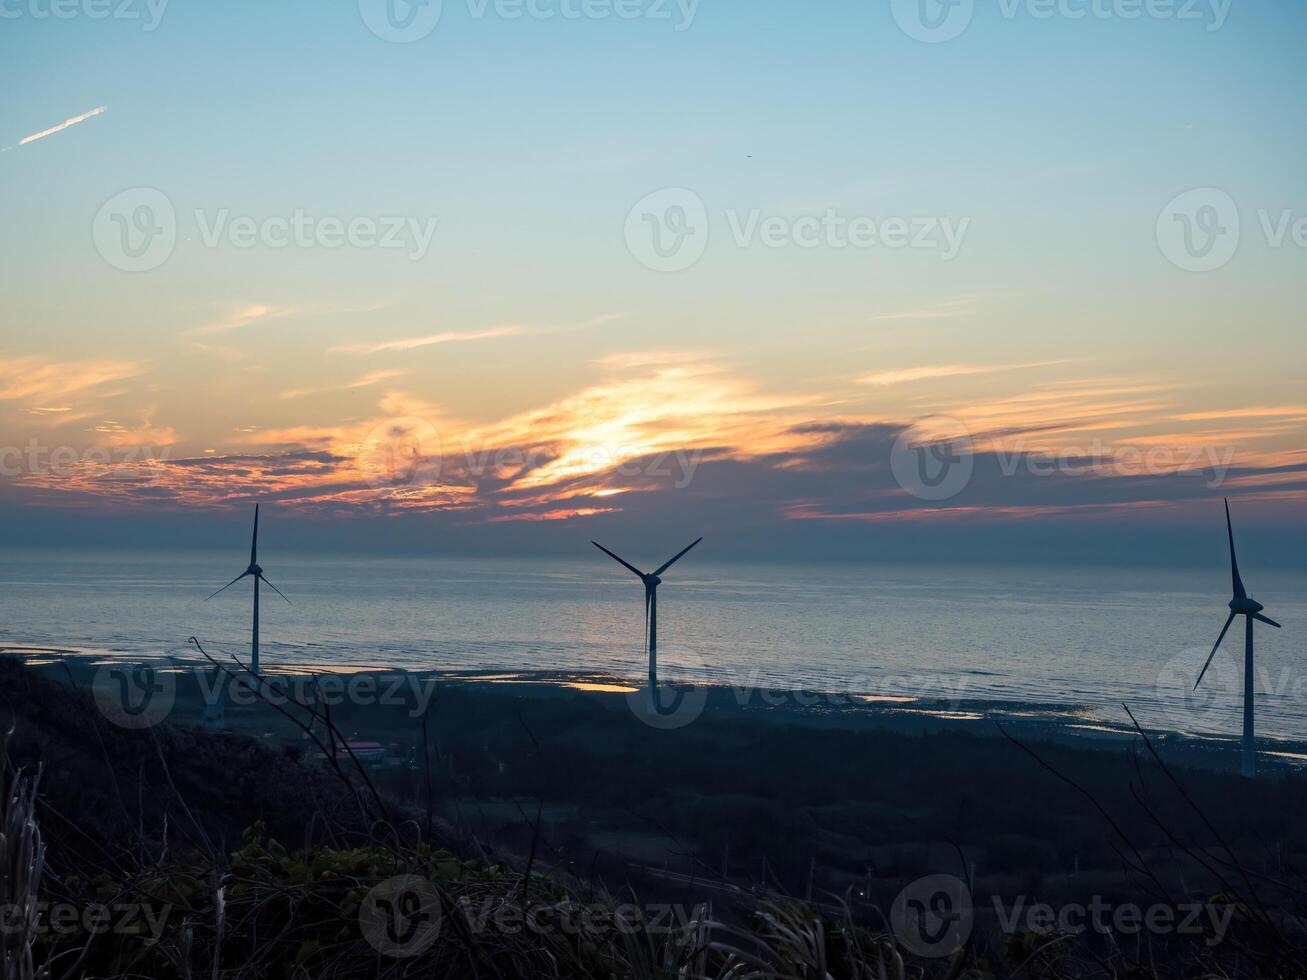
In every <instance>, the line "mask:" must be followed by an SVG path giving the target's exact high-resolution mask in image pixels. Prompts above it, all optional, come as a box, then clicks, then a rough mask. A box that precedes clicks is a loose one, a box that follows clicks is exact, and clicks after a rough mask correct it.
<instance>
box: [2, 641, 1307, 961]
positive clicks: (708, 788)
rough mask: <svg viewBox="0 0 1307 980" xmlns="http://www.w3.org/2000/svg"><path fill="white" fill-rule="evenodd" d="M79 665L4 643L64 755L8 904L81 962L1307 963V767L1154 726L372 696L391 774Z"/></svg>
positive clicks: (38, 950)
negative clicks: (906, 730) (1188, 750)
mask: <svg viewBox="0 0 1307 980" xmlns="http://www.w3.org/2000/svg"><path fill="white" fill-rule="evenodd" d="M74 673H75V672H74ZM57 676H58V675H57V674H56V675H50V676H47V677H41V676H38V675H37V674H35V673H34V672H32V671H30V670H28V669H27V668H24V667H22V666H21V665H19V664H17V663H14V662H9V661H0V691H3V692H4V696H3V697H0V706H3V708H4V709H5V711H6V713H7V714H8V715H9V718H10V720H12V723H13V725H14V728H15V731H14V735H13V737H12V740H11V743H10V745H9V749H8V758H9V768H10V772H11V777H12V774H13V773H14V772H15V771H20V772H21V773H22V775H23V776H24V777H31V776H32V775H33V774H34V773H35V772H36V771H37V769H38V768H39V769H40V770H41V776H40V783H39V787H38V789H39V793H38V796H37V797H36V800H35V802H34V804H33V807H32V811H31V814H30V819H29V818H28V815H27V812H26V811H25V809H24V805H23V794H22V791H21V786H22V784H21V782H19V783H15V782H13V780H12V778H11V781H10V783H9V789H10V792H9V794H7V796H8V800H7V803H6V815H5V824H6V840H7V841H10V842H12V841H19V840H22V839H23V837H24V834H26V835H27V836H28V837H31V836H32V835H33V834H34V833H35V832H38V831H39V835H40V838H41V840H42V841H43V842H44V845H45V847H46V860H45V867H44V868H43V869H42V874H41V875H40V879H39V883H37V884H36V886H35V891H34V893H32V894H34V896H35V897H34V898H33V899H32V900H31V901H23V900H21V898H20V899H18V900H15V898H14V896H16V895H17V896H22V895H25V894H29V889H28V886H27V885H26V884H25V882H26V881H29V880H30V879H31V878H32V866H33V863H34V862H33V860H32V853H31V852H24V851H23V849H22V848H15V847H14V846H13V845H12V844H10V845H8V846H9V854H8V856H7V858H6V861H5V862H4V864H3V866H0V876H3V878H2V880H0V889H3V893H4V895H5V896H6V898H5V901H6V902H8V903H9V906H7V908H8V909H12V908H13V907H15V906H21V907H23V908H24V909H26V908H28V907H29V906H30V909H31V910H32V911H33V912H34V913H35V914H34V915H33V916H30V917H29V916H28V915H27V912H23V913H22V914H21V915H16V914H15V913H13V912H12V911H9V912H7V915H8V918H7V919H6V922H7V923H9V924H10V925H11V926H12V924H13V923H14V922H19V923H22V924H24V925H23V928H21V929H17V930H15V929H13V928H8V929H6V930H0V942H3V944H4V949H5V954H6V956H7V957H8V958H9V959H10V960H11V961H12V962H17V963H19V964H20V965H21V961H22V956H23V955H24V954H25V951H30V952H31V954H32V956H33V957H34V960H35V962H36V963H38V964H39V963H42V962H44V963H47V964H50V965H51V968H52V970H51V972H52V975H56V976H61V975H67V976H101V975H141V976H150V977H161V976H173V975H176V976H199V975H205V976H229V977H238V976H240V977H264V976H266V977H280V976H306V977H307V976H315V977H316V976H341V977H345V976H350V977H353V976H358V977H364V976H368V977H371V976H403V975H412V976H431V975H437V976H451V977H460V976H468V977H473V976H484V977H492V976H503V977H533V978H534V977H551V976H563V977H626V976H647V977H656V976H668V977H671V976H677V975H681V976H724V975H727V974H728V973H729V975H731V976H773V975H778V976H800V977H809V976H811V977H823V976H826V975H829V976H832V977H836V978H844V977H849V978H854V977H881V976H885V977H894V976H900V975H901V976H905V977H911V976H927V977H935V976H940V977H943V976H973V977H985V976H995V977H1006V976H1037V977H1039V976H1043V977H1109V976H1124V975H1136V976H1145V977H1146V976H1158V977H1161V976H1208V975H1224V976H1232V977H1233V976H1245V977H1258V976H1266V977H1272V976H1283V977H1292V976H1298V975H1300V965H1301V963H1303V962H1307V960H1305V959H1304V957H1305V956H1307V953H1304V946H1303V944H1302V935H1301V932H1300V923H1301V919H1300V918H1297V917H1298V916H1300V915H1301V913H1302V911H1303V910H1302V908H1301V907H1300V900H1301V898H1302V896H1303V895H1304V893H1307V880H1305V879H1304V878H1303V876H1302V875H1301V874H1300V873H1299V870H1298V869H1299V868H1300V867H1302V861H1303V855H1302V853H1301V849H1302V847H1303V844H1304V837H1303V835H1302V833H1301V828H1302V822H1301V821H1302V818H1301V814H1304V813H1307V790H1305V789H1304V786H1303V784H1302V782H1301V781H1300V780H1297V779H1294V778H1278V779H1275V780H1271V781H1267V782H1265V783H1258V784H1253V785H1249V784H1246V783H1242V782H1240V781H1237V780H1234V779H1231V778H1230V777H1228V776H1225V775H1222V774H1219V773H1210V772H1199V771H1191V770H1187V769H1177V770H1176V771H1174V772H1172V771H1171V770H1168V769H1166V768H1164V767H1163V766H1161V765H1160V764H1159V763H1158V761H1157V760H1155V759H1154V758H1153V757H1152V756H1151V755H1150V754H1149V752H1148V749H1147V747H1146V746H1145V745H1144V744H1143V742H1142V740H1138V741H1137V743H1136V744H1134V745H1132V746H1129V747H1118V748H1117V749H1116V750H1113V751H1080V750H1076V749H1072V748H1067V747H1065V746H1057V745H1051V744H1030V745H1026V746H1022V745H1019V744H1016V743H1014V742H1010V741H1008V740H1006V739H1003V738H1001V737H993V738H979V737H976V736H974V735H967V734H949V733H939V734H934V735H928V736H910V735H906V734H903V733H895V732H884V731H848V730H843V729H841V728H839V727H831V726H817V727H813V726H801V725H794V724H788V723H776V722H774V721H759V720H749V719H742V718H738V717H715V716H714V715H713V714H712V713H708V714H706V715H705V716H704V717H703V718H700V719H698V720H697V721H696V722H695V724H693V725H690V726H687V727H685V728H682V729H679V730H673V731H661V730H656V729H654V728H651V727H649V726H647V725H644V724H641V723H640V722H639V721H637V719H636V718H635V717H633V716H632V715H631V714H630V713H629V712H627V711H624V710H615V709H614V706H613V705H612V704H607V703H604V702H602V701H595V700H592V699H587V698H580V697H574V696H566V695H562V694H560V695H559V696H556V697H555V696H541V695H540V694H539V693H538V692H536V693H533V694H532V695H530V696H526V695H523V694H521V693H515V692H514V691H512V690H510V689H500V690H476V689H472V688H468V687H456V688H451V689H444V690H442V692H441V693H440V695H439V697H438V698H437V699H436V700H435V702H434V703H433V705H432V707H431V709H430V711H429V712H427V713H426V715H425V716H424V717H421V718H416V717H414V715H413V713H412V712H411V711H410V710H405V709H404V707H403V706H392V709H391V710H390V711H389V714H387V715H386V717H382V711H383V709H381V708H379V707H375V706H374V707H371V708H368V709H363V708H359V707H348V706H341V707H340V708H338V709H337V710H336V712H335V715H334V718H333V723H334V724H335V725H336V726H338V728H340V729H343V731H344V734H353V733H354V732H355V731H356V730H363V731H366V732H369V733H373V732H387V733H388V735H387V736H385V737H386V738H387V739H389V738H391V737H394V738H395V739H399V738H400V736H401V734H402V733H405V732H408V733H420V735H419V737H421V738H424V739H425V743H424V744H421V745H418V746H417V747H416V748H417V750H416V751H412V752H410V754H409V756H410V758H411V759H412V762H411V763H410V764H409V765H405V766H401V767H398V768H395V769H389V770H368V771H365V770H363V769H361V768H356V767H355V766H354V765H353V764H352V760H348V759H346V760H344V761H343V762H342V764H341V766H340V768H339V769H336V768H333V767H332V766H331V765H330V764H328V763H326V762H322V761H320V762H317V763H313V762H311V761H310V756H311V755H312V754H313V752H312V746H313V745H314V744H316V743H315V740H314V739H305V738H304V737H303V732H302V731H300V732H299V733H298V737H297V738H292V733H294V732H296V731H297V728H296V726H295V725H294V724H293V723H290V722H288V721H287V719H286V718H285V717H284V716H282V715H278V714H276V713H275V712H272V711H271V710H270V709H269V710H268V711H267V717H266V718H265V719H263V723H261V724H259V725H256V726H254V728H255V730H257V729H260V728H267V729H269V730H271V731H274V737H272V738H259V739H254V738H249V737H247V736H243V735H236V734H226V735H217V736H214V735H205V734H200V733H198V732H196V731H194V730H189V729H187V728H186V727H185V726H184V725H177V726H173V725H167V724H164V725H159V726H156V727H154V728H150V729H144V730H129V729H124V728H121V727H119V726H116V725H113V724H110V723H108V722H107V721H106V720H105V718H104V717H103V716H102V715H101V714H100V712H98V711H97V710H96V709H95V707H94V706H93V704H92V702H91V699H90V698H89V697H88V696H87V695H86V694H85V693H83V692H82V691H81V690H78V689H76V688H74V687H72V686H70V685H68V684H61V683H58V682H56V680H54V679H53V678H54V677H57ZM251 710H252V711H253V710H255V709H251ZM310 720H311V722H312V727H313V728H314V731H315V732H317V733H318V737H319V738H323V737H326V736H325V731H326V728H325V722H326V719H325V718H318V719H310ZM276 732H283V734H284V738H282V737H278V736H277V735H276V734H275V733H276ZM306 746H307V747H308V748H307V749H306ZM412 747H413V746H412V745H411V743H410V748H412ZM16 789H17V790H18V793H17V796H15V795H14V791H15V790H16ZM428 804H430V806H428ZM23 828H27V830H25V831H24V830H23ZM24 854H27V857H26V858H24V857H23V855H24ZM24 869H26V870H24ZM938 876H949V877H948V878H940V877H938ZM941 882H943V883H944V884H943V885H941ZM949 882H955V883H956V885H952V884H949ZM957 886H960V888H961V891H960V892H958V891H957ZM950 888H953V889H954V891H953V892H950V891H949V889H950ZM56 922H62V925H61V926H59V927H56ZM732 970H733V971H734V972H733V973H730V972H729V971H732ZM12 975H17V976H22V975H25V974H24V973H23V972H22V970H21V969H20V970H19V971H18V972H17V973H13V974H12Z"/></svg>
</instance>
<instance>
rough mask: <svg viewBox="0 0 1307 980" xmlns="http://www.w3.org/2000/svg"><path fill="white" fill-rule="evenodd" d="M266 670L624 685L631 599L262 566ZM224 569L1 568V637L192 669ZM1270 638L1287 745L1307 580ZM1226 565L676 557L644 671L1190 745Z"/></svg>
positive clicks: (596, 567)
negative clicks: (1129, 714)
mask: <svg viewBox="0 0 1307 980" xmlns="http://www.w3.org/2000/svg"><path fill="white" fill-rule="evenodd" d="M265 561H266V569H267V574H268V577H269V578H270V579H271V580H272V581H273V583H275V584H276V585H277V586H278V587H279V588H280V589H281V590H282V591H283V592H285V593H286V594H287V595H288V596H290V597H291V598H292V599H293V600H294V604H293V605H286V604H285V603H284V602H282V601H281V600H280V599H278V598H277V597H276V596H275V595H273V594H271V593H270V592H268V591H267V590H266V589H265V590H264V593H263V629H262V637H263V660H264V663H266V664H269V665H271V664H274V663H282V664H287V665H315V664H340V665H346V664H360V665H387V666H398V667H405V668H455V669H483V668H484V669H494V670H498V669H501V668H503V669H510V670H512V669H516V670H581V671H590V672H604V673H612V674H617V675H620V676H629V677H631V678H636V677H639V676H640V673H641V668H642V655H641V620H642V617H643V611H642V608H643V603H642V598H641V596H642V592H641V588H640V584H639V582H638V581H636V580H635V578H634V577H633V576H631V575H629V574H628V573H626V572H624V571H623V570H622V569H620V568H619V567H618V566H616V565H614V564H613V563H612V562H611V561H609V560H608V559H606V558H604V557H603V556H602V555H598V556H597V557H596V559H595V560H588V561H587V560H581V559H578V560H559V559H553V558H542V559H533V560H517V559H467V558H431V559H414V558H384V559H381V558H360V557H324V556H317V555H315V556H305V555H286V554H281V555H275V556H274V555H271V554H270V555H268V556H267V557H266V559H265ZM241 567H242V562H241V556H240V554H239V553H233V554H230V555H227V554H223V555H212V554H203V555H199V556H185V555H182V554H178V553H164V552H142V553H136V554H127V555H121V554H106V553H103V552H87V553H74V552H66V551H65V552H42V553H36V552H8V553H6V554H5V555H4V556H3V558H0V596H2V597H3V598H2V599H0V610H2V615H0V642H2V643H6V644H31V645H61V646H78V647H90V648H96V649H109V650H114V651H121V652H122V653H124V654H128V655H159V654H167V653H172V654H177V655H179V656H183V657H188V658H189V657H190V656H192V655H193V651H192V650H190V649H189V648H188V647H187V645H186V638H187V637H188V636H190V635H192V634H195V635H197V636H199V637H200V638H201V640H203V641H204V642H205V644H206V647H207V648H208V649H209V650H210V652H214V651H215V650H217V651H226V652H234V653H239V654H242V655H244V654H245V653H247V652H248V643H249V605H250V586H249V582H248V580H247V581H245V582H242V583H240V584H239V585H237V586H235V587H233V588H232V589H230V590H228V591H227V592H225V593H223V594H222V595H221V596H219V597H217V598H216V599H213V600H212V601H210V602H207V603H206V602H204V601H203V600H204V597H205V596H206V595H208V594H209V593H210V592H212V591H213V590H214V589H216V588H218V587H219V586H221V585H222V584H223V583H225V582H226V581H228V580H229V579H230V578H231V577H232V576H233V575H235V574H236V573H238V572H239V571H240V570H241ZM1245 577H1246V579H1247V580H1248V584H1249V589H1250V591H1251V592H1252V593H1253V594H1254V595H1255V596H1256V597H1257V598H1258V599H1260V600H1261V601H1262V602H1263V603H1265V604H1266V606H1267V611H1268V613H1270V614H1271V615H1272V616H1274V617H1275V618H1276V619H1277V620H1279V621H1280V622H1281V623H1283V624H1284V625H1285V627H1286V628H1285V629H1284V630H1273V629H1270V628H1269V627H1267V628H1259V629H1258V632H1257V650H1258V658H1257V663H1258V688H1259V694H1258V724H1259V730H1260V731H1261V732H1263V733H1265V734H1267V735H1270V736H1279V737H1301V736H1304V735H1307V655H1305V651H1307V644H1305V643H1304V640H1305V639H1307V575H1303V574H1300V573H1295V572H1286V571H1283V570H1278V571H1277V570H1268V571H1259V570H1256V569H1249V570H1248V571H1247V573H1246V575H1245ZM1228 598H1229V578H1228V572H1226V571H1225V570H1224V569H1222V568H1219V567H1213V568H1210V569H1146V570H1134V569H1132V570H1130V571H1128V572H1126V571H1123V570H1119V569H1111V568H1089V569H1085V568H1071V567H1054V566H1047V567H1030V566H1001V565H995V566H977V565H958V566H943V565H844V564H839V565H836V564H830V565H820V564H789V565H770V564H761V563H749V564H720V563H713V562H710V561H705V560H703V559H699V560H693V559H687V560H686V561H685V562H684V563H682V564H681V565H678V566H677V568H676V569H674V570H673V571H672V572H670V573H669V574H668V576H667V579H666V582H665V584H664V585H663V587H662V588H661V589H660V591H659V621H660V622H659V626H660V629H659V637H660V640H659V645H660V661H661V662H662V663H663V664H664V665H665V670H666V672H667V673H669V674H676V673H683V674H688V675H691V676H694V677H699V678H704V679H711V680H714V681H719V682H724V683H734V684H738V685H749V684H753V685H764V686H769V687H775V688H781V689H791V688H798V687H811V688H815V689H820V690H829V691H836V692H840V693H857V694H872V695H881V696H908V695H925V696H931V697H945V698H953V699H958V700H968V699H1012V700H1021V701H1030V702H1044V703H1050V702H1051V703H1067V702H1074V703H1078V704H1085V705H1090V706H1093V707H1094V708H1095V709H1096V710H1095V713H1096V714H1097V715H1099V716H1100V717H1102V718H1104V719H1111V720H1122V719H1124V713H1123V712H1122V710H1121V708H1120V703H1121V702H1122V701H1127V702H1129V703H1130V705H1131V707H1132V708H1133V709H1135V710H1136V713H1137V714H1138V715H1139V716H1140V718H1141V721H1143V722H1144V723H1145V724H1149V725H1153V726H1156V727H1162V728H1168V729H1178V730H1184V731H1191V732H1195V733H1230V734H1237V732H1238V731H1239V725H1240V722H1239V710H1238V706H1239V703H1240V692H1241V690H1242V686H1241V685H1242V681H1241V679H1240V678H1241V671H1242V659H1243V654H1242V651H1243V636H1242V630H1241V626H1242V623H1239V624H1236V627H1235V628H1232V629H1231V632H1230V636H1229V637H1228V638H1227V640H1226V644H1225V645H1224V646H1223V647H1222V654H1219V655H1218V660H1217V662H1216V664H1215V665H1214V666H1213V668H1212V670H1213V672H1214V673H1209V676H1208V679H1207V680H1206V681H1204V685H1203V689H1202V690H1201V691H1200V692H1199V695H1197V696H1190V695H1189V688H1191V687H1192V685H1193V681H1194V680H1195V679H1196V677H1197V672H1198V669H1199V668H1200V667H1201V665H1202V662H1203V660H1204V659H1205V658H1206V656H1207V653H1208V651H1209V650H1210V649H1211V644H1212V643H1213V642H1214V640H1215V639H1216V634H1217V633H1218V632H1219V630H1220V627H1221V624H1222V622H1223V621H1224V616H1225V612H1226V610H1225V603H1226V601H1227V600H1228Z"/></svg>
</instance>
